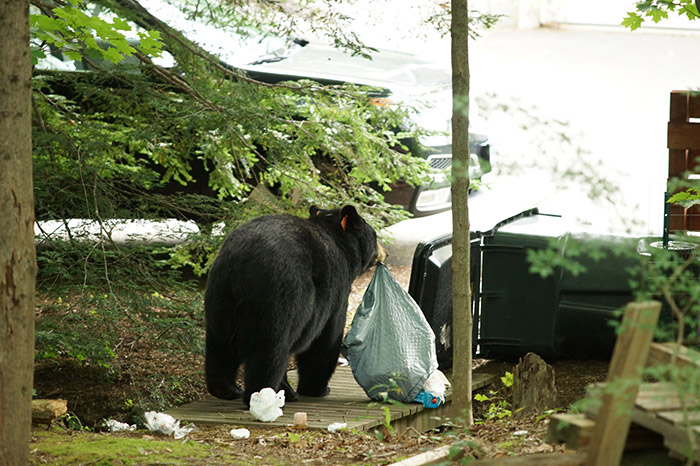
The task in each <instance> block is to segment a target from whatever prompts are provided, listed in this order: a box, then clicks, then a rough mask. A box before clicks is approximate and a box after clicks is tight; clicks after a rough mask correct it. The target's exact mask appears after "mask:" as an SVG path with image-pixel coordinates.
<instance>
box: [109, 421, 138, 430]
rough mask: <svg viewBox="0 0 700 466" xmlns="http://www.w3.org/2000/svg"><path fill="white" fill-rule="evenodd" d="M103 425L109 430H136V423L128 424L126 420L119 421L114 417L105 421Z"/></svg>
mask: <svg viewBox="0 0 700 466" xmlns="http://www.w3.org/2000/svg"><path fill="white" fill-rule="evenodd" d="M105 427H106V428H107V429H109V431H110V432H124V431H128V432H133V431H135V430H136V424H131V425H129V424H127V423H126V422H119V421H115V420H114V419H110V420H108V421H105Z"/></svg>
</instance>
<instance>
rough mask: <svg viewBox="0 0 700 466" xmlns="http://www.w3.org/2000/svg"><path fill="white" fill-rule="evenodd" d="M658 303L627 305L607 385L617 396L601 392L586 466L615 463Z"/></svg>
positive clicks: (644, 358) (652, 331)
mask: <svg viewBox="0 0 700 466" xmlns="http://www.w3.org/2000/svg"><path fill="white" fill-rule="evenodd" d="M660 311H661V303H659V302H656V301H651V302H643V303H630V304H628V305H627V307H626V309H625V313H624V317H623V320H622V327H621V333H620V334H619V335H618V337H617V341H616V342H615V348H614V350H613V355H612V359H611V361H610V368H609V370H608V382H609V383H612V384H619V383H620V382H625V385H624V386H623V385H620V389H619V390H618V391H617V393H603V404H602V406H601V409H600V411H599V413H598V419H597V421H596V429H595V431H594V433H593V438H592V439H591V443H590V445H589V448H588V456H587V458H586V464H587V465H600V466H604V465H611V464H619V463H620V460H621V458H622V452H623V451H624V447H625V441H626V439H627V433H628V432H629V427H630V418H631V411H632V408H633V406H634V400H635V398H636V395H637V391H638V384H639V382H640V381H641V376H642V367H643V366H644V364H645V363H646V361H647V355H648V354H649V344H650V343H651V339H652V337H653V334H654V328H655V327H656V322H657V321H658V319H659V312H660Z"/></svg>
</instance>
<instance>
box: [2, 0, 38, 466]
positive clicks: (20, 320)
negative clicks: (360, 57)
mask: <svg viewBox="0 0 700 466" xmlns="http://www.w3.org/2000/svg"><path fill="white" fill-rule="evenodd" d="M0 30H2V34H3V36H2V40H1V41H0V464H2V465H8V466H11V465H26V464H29V440H30V435H31V421H32V379H33V361H34V284H35V274H36V253H35V250H34V201H33V192H32V140H31V83H32V82H31V78H32V69H31V60H30V57H29V2H26V1H21V0H5V1H2V2H0Z"/></svg>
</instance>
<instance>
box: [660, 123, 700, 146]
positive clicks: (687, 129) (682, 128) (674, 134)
mask: <svg viewBox="0 0 700 466" xmlns="http://www.w3.org/2000/svg"><path fill="white" fill-rule="evenodd" d="M667 147H668V149H669V150H695V149H700V123H673V122H669V123H668V143H667Z"/></svg>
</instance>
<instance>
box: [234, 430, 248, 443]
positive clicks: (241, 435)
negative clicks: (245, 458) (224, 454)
mask: <svg viewBox="0 0 700 466" xmlns="http://www.w3.org/2000/svg"><path fill="white" fill-rule="evenodd" d="M231 437H233V438H235V439H236V440H243V439H246V438H248V437H250V431H249V430H248V429H243V428H241V429H231Z"/></svg>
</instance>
